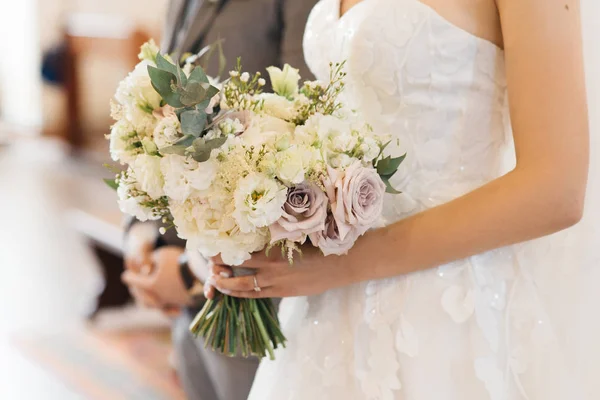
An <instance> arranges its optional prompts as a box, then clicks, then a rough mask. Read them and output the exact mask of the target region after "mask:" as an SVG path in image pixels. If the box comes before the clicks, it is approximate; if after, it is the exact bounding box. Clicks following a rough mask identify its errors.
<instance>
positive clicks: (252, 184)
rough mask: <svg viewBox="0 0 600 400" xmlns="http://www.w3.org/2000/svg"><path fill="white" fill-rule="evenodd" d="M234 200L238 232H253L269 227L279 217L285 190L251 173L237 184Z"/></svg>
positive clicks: (284, 198) (260, 175) (271, 181)
mask: <svg viewBox="0 0 600 400" xmlns="http://www.w3.org/2000/svg"><path fill="white" fill-rule="evenodd" d="M234 199H235V211H234V213H233V216H234V218H235V220H236V222H237V223H238V225H239V227H240V230H241V231H242V232H244V233H247V232H254V231H255V230H256V228H262V227H266V226H269V225H271V224H272V223H274V222H275V221H277V220H278V219H279V218H280V217H281V215H282V214H283V209H282V206H283V204H284V203H285V201H286V200H287V188H286V187H285V186H283V185H281V184H279V183H277V181H275V180H273V179H269V178H268V177H267V176H265V175H263V174H258V173H251V174H249V175H248V176H246V177H245V178H242V179H241V180H240V181H239V182H238V187H237V188H236V190H235V193H234Z"/></svg>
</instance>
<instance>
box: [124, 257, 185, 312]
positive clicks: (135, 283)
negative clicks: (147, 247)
mask: <svg viewBox="0 0 600 400" xmlns="http://www.w3.org/2000/svg"><path fill="white" fill-rule="evenodd" d="M183 252H184V249H182V248H180V247H175V246H168V247H163V248H160V249H158V250H156V251H155V252H154V253H152V268H151V271H150V272H149V273H144V271H141V272H140V271H134V270H128V271H126V272H125V273H124V274H123V276H122V279H123V282H125V283H126V284H127V285H128V286H129V287H130V289H131V290H132V292H133V293H137V297H136V299H138V300H141V301H140V302H141V303H142V304H143V305H145V306H147V307H152V308H160V309H163V310H164V309H170V310H172V309H178V308H181V307H183V306H187V305H190V304H191V303H192V298H191V296H190V294H189V293H188V290H187V288H186V287H185V284H184V282H183V279H182V277H181V273H180V266H179V258H180V256H181V255H182V254H183Z"/></svg>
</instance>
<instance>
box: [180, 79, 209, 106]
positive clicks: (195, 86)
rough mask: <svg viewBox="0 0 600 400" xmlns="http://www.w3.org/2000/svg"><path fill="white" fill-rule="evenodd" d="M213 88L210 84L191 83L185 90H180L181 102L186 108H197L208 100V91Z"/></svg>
mask: <svg viewBox="0 0 600 400" xmlns="http://www.w3.org/2000/svg"><path fill="white" fill-rule="evenodd" d="M210 87H211V86H210V85H209V84H208V83H200V82H195V81H189V82H188V84H187V85H186V86H185V88H180V89H179V95H180V96H181V97H180V99H181V102H182V103H183V104H184V105H185V106H186V107H191V106H195V105H196V104H198V103H201V102H202V101H203V100H204V99H206V97H207V96H206V93H207V89H208V88H210Z"/></svg>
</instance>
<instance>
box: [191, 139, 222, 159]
mask: <svg viewBox="0 0 600 400" xmlns="http://www.w3.org/2000/svg"><path fill="white" fill-rule="evenodd" d="M226 141H227V136H221V137H218V138H216V139H210V140H204V139H203V138H199V139H196V140H194V144H193V148H194V152H193V154H192V158H193V159H194V160H196V161H198V162H205V161H208V159H209V158H210V153H211V152H212V151H213V150H214V149H218V148H219V147H221V146H223V144H224V143H225V142H226Z"/></svg>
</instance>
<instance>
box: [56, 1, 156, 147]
mask: <svg viewBox="0 0 600 400" xmlns="http://www.w3.org/2000/svg"><path fill="white" fill-rule="evenodd" d="M147 40H149V36H148V35H147V34H146V33H144V32H142V31H141V30H139V29H137V28H136V27H135V26H133V25H132V24H131V23H129V22H128V20H127V19H125V18H120V17H114V16H105V15H99V14H85V13H76V14H71V15H70V16H68V17H67V19H66V24H65V43H66V49H67V50H66V58H67V59H66V63H65V69H66V71H65V86H66V93H67V115H66V117H67V128H66V132H65V139H66V141H67V142H68V143H69V144H70V145H71V146H72V148H73V149H74V150H79V149H81V146H82V145H83V144H84V142H85V138H84V132H85V130H84V128H83V125H84V124H83V119H82V107H81V103H82V102H81V100H82V93H83V91H84V89H85V88H84V87H83V85H82V81H83V80H84V78H85V77H83V76H82V72H81V69H80V67H81V59H82V58H84V57H86V56H89V55H94V56H95V57H103V58H106V59H107V60H116V61H115V62H121V63H124V64H126V65H127V66H128V67H131V68H133V66H134V65H135V64H136V63H137V62H138V58H137V54H138V53H139V49H140V46H141V45H142V44H143V43H144V42H146V41H147ZM106 100H107V106H106V109H107V113H108V109H109V108H108V100H109V99H106ZM107 129H108V127H107Z"/></svg>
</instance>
